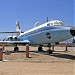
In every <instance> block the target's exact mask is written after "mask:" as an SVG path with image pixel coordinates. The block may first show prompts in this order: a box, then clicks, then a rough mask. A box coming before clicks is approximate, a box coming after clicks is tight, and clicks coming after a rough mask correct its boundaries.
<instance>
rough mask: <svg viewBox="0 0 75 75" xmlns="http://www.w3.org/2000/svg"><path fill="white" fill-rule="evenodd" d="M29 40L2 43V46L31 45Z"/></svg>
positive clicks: (0, 43) (0, 42)
mask: <svg viewBox="0 0 75 75" xmlns="http://www.w3.org/2000/svg"><path fill="white" fill-rule="evenodd" d="M29 43H30V41H29V40H23V41H0V45H10V44H29Z"/></svg>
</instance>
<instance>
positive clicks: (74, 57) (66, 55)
mask: <svg viewBox="0 0 75 75" xmlns="http://www.w3.org/2000/svg"><path fill="white" fill-rule="evenodd" d="M50 56H54V57H58V58H65V59H71V60H75V56H74V55H69V54H60V53H53V54H51V55H50Z"/></svg>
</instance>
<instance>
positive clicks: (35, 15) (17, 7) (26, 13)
mask: <svg viewBox="0 0 75 75" xmlns="http://www.w3.org/2000/svg"><path fill="white" fill-rule="evenodd" d="M74 2H75V0H0V32H1V31H15V22H16V20H19V22H20V26H21V29H22V30H23V31H26V30H28V29H30V28H33V27H34V24H35V22H37V21H39V22H40V24H42V23H45V22H46V18H47V17H49V20H51V19H53V20H55V19H58V20H61V21H63V22H64V23H65V24H66V25H69V26H74Z"/></svg>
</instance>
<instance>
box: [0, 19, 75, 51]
mask: <svg viewBox="0 0 75 75" xmlns="http://www.w3.org/2000/svg"><path fill="white" fill-rule="evenodd" d="M0 33H16V36H8V37H6V38H5V39H4V40H3V41H0V43H2V44H4V43H5V44H16V47H15V48H14V49H15V50H17V51H18V48H17V44H27V43H28V44H30V45H43V44H49V45H54V44H56V43H59V42H61V41H65V40H67V39H70V38H73V37H74V36H75V27H67V26H65V25H64V23H63V22H61V21H59V20H52V21H49V22H46V23H44V24H42V25H39V26H37V25H36V26H35V27H34V28H32V29H30V30H28V31H26V32H22V31H21V29H20V26H19V21H16V32H0ZM39 49H41V50H42V47H41V46H39V47H38V50H39Z"/></svg>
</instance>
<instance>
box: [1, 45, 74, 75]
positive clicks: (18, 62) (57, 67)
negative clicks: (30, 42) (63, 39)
mask: <svg viewBox="0 0 75 75" xmlns="http://www.w3.org/2000/svg"><path fill="white" fill-rule="evenodd" d="M19 48H20V49H19V52H13V47H10V46H7V47H5V49H4V51H3V52H4V53H3V61H0V75H75V47H68V51H67V52H65V47H57V46H56V47H55V51H54V52H53V54H48V53H47V52H46V50H47V49H48V48H47V47H43V50H45V51H44V52H38V51H37V47H31V46H30V52H29V58H26V52H25V51H26V50H25V46H19ZM6 51H10V52H11V53H10V54H9V55H6Z"/></svg>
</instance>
